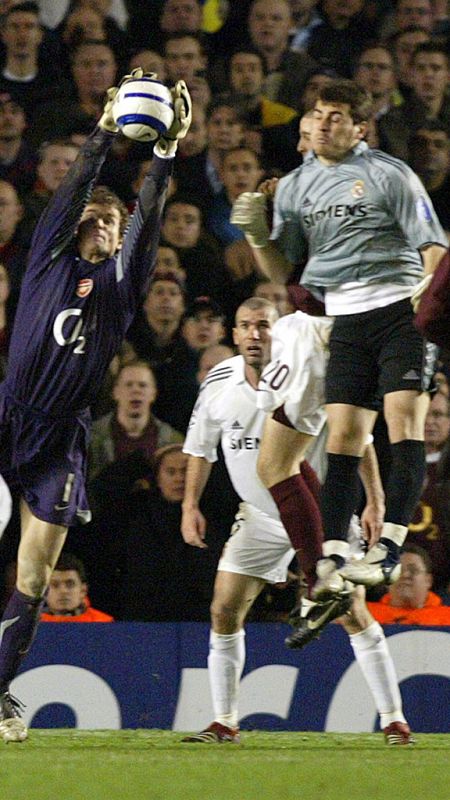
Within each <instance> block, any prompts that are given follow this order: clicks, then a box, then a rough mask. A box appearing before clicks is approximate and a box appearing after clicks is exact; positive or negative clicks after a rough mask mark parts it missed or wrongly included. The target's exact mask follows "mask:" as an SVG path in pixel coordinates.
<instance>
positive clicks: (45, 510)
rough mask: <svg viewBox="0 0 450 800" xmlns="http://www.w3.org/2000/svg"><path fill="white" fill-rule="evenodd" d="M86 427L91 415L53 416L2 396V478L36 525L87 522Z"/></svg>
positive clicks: (0, 416)
mask: <svg viewBox="0 0 450 800" xmlns="http://www.w3.org/2000/svg"><path fill="white" fill-rule="evenodd" d="M90 422H91V415H90V412H89V410H84V411H80V412H74V413H73V414H72V415H71V416H53V415H49V414H45V413H43V412H41V411H38V410H36V409H33V408H31V407H29V406H27V405H25V404H24V403H19V402H17V401H16V400H15V399H14V398H12V397H10V396H8V395H4V394H2V393H1V392H0V473H1V474H2V475H3V476H4V478H5V480H6V482H7V483H9V485H10V486H11V487H13V488H16V487H17V488H18V489H19V491H20V493H21V495H22V496H23V498H24V499H25V501H26V503H27V504H28V506H29V508H30V510H31V511H32V513H33V514H34V515H35V517H37V518H38V519H41V520H44V521H45V522H50V523H52V524H54V525H62V526H64V527H68V526H69V525H73V524H75V523H76V522H77V521H81V522H88V521H89V520H90V518H91V514H90V511H89V506H88V501H87V497H86V487H85V480H86V456H87V445H88V439H89V430H90Z"/></svg>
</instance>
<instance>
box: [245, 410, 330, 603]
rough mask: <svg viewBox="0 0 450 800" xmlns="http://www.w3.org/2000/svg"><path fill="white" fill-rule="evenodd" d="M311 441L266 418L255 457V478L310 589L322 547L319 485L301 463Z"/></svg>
mask: <svg viewBox="0 0 450 800" xmlns="http://www.w3.org/2000/svg"><path fill="white" fill-rule="evenodd" d="M313 439H314V437H313V436H310V435H309V434H307V433H303V432H300V431H297V430H295V429H294V428H293V427H292V426H291V425H290V423H289V421H288V420H286V421H285V422H280V421H279V420H278V418H277V419H274V418H271V417H267V419H266V422H265V427H264V433H263V437H262V440H261V443H260V449H259V455H258V475H259V477H260V479H261V481H262V483H263V484H264V486H265V487H266V488H267V489H268V490H269V491H270V493H271V495H272V497H273V499H274V501H275V503H276V505H277V507H278V511H279V514H280V518H281V521H282V523H283V525H284V527H285V529H286V531H287V534H288V536H289V539H290V541H291V544H292V547H293V548H294V550H295V551H296V553H297V555H298V559H299V565H300V568H301V570H302V571H303V573H304V575H305V578H306V582H307V584H308V588H309V589H311V588H312V586H313V585H314V583H315V580H316V563H317V560H318V559H319V558H320V555H321V543H322V522H321V518H320V510H319V505H318V498H317V491H318V486H319V482H318V480H317V478H316V477H315V474H314V471H313V470H312V469H311V468H310V467H309V466H308V465H307V464H305V463H304V461H303V460H304V457H305V453H306V451H307V450H308V448H309V447H310V445H311V442H312V441H313Z"/></svg>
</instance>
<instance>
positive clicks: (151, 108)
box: [113, 77, 174, 142]
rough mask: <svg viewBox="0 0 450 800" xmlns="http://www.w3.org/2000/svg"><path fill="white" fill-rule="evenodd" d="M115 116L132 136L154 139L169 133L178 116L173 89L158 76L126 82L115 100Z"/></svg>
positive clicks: (140, 139) (138, 138) (121, 128)
mask: <svg viewBox="0 0 450 800" xmlns="http://www.w3.org/2000/svg"><path fill="white" fill-rule="evenodd" d="M113 117H114V121H115V123H116V125H118V126H119V128H120V130H121V131H122V133H123V134H125V136H127V137H128V138H129V139H135V140H137V141H140V142H151V141H154V140H155V139H158V138H159V137H160V136H163V135H164V134H165V133H166V131H167V130H168V129H169V128H170V126H171V125H172V122H173V119H174V111H173V100H172V95H171V93H170V90H169V89H168V88H167V86H165V85H164V84H163V83H161V82H160V81H158V80H155V79H154V78H145V77H144V78H137V79H136V80H130V81H126V82H125V83H124V84H122V86H121V87H120V88H119V91H118V93H117V95H116V98H115V100H114V105H113Z"/></svg>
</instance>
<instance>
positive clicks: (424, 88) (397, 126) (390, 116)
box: [378, 41, 450, 161]
mask: <svg viewBox="0 0 450 800" xmlns="http://www.w3.org/2000/svg"><path fill="white" fill-rule="evenodd" d="M448 80H449V56H448V52H447V51H446V50H445V47H443V46H442V45H440V44H437V43H435V42H433V41H430V42H424V43H423V44H420V45H418V47H416V49H415V51H414V53H413V56H412V58H411V86H412V89H413V91H412V94H411V95H410V97H409V98H408V100H407V101H406V102H405V103H403V105H401V106H399V107H398V108H394V109H392V110H391V111H389V112H388V113H387V114H386V115H385V116H384V117H383V118H382V119H380V121H379V123H378V128H379V134H380V144H381V147H382V149H383V150H386V152H388V153H390V154H391V155H393V156H396V157H397V158H402V159H404V160H405V161H406V159H407V158H408V140H409V138H410V136H411V134H412V133H414V131H415V130H417V129H418V128H420V127H421V126H422V125H424V124H425V123H427V122H430V121H431V120H434V121H436V122H439V123H440V124H441V125H442V126H443V127H444V128H445V130H446V131H447V133H448V134H449V135H450V99H449V98H448V94H447V88H448Z"/></svg>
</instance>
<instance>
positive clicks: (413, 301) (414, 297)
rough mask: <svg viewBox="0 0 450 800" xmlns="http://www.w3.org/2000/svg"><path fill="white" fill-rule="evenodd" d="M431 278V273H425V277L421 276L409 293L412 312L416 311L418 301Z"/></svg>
mask: <svg viewBox="0 0 450 800" xmlns="http://www.w3.org/2000/svg"><path fill="white" fill-rule="evenodd" d="M432 279H433V275H432V274H430V275H425V277H424V278H422V280H421V281H420V283H418V284H417V286H415V287H414V291H413V293H412V295H411V305H412V307H413V309H414V313H416V311H417V310H418V308H419V305H420V301H421V299H422V295H423V294H424V292H426V290H427V289H428V287H429V285H430V283H431V281H432Z"/></svg>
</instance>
